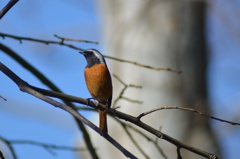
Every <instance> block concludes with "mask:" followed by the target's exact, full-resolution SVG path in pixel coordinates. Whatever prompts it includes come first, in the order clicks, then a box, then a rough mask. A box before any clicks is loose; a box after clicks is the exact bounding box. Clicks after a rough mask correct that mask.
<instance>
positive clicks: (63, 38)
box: [54, 34, 98, 44]
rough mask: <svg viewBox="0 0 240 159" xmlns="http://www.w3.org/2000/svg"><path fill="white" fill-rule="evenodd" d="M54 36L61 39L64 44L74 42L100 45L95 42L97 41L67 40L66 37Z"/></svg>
mask: <svg viewBox="0 0 240 159" xmlns="http://www.w3.org/2000/svg"><path fill="white" fill-rule="evenodd" d="M54 36H55V37H56V38H58V39H60V40H61V41H62V42H64V41H73V42H84V43H92V44H98V42H95V41H89V40H78V39H72V38H65V37H61V36H58V35H56V34H54Z"/></svg>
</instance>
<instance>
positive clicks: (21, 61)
mask: <svg viewBox="0 0 240 159" xmlns="http://www.w3.org/2000/svg"><path fill="white" fill-rule="evenodd" d="M0 50H2V51H3V52H4V53H6V54H7V55H9V56H10V57H12V59H14V60H16V61H17V62H18V63H19V64H20V65H21V66H22V67H24V68H26V69H27V70H29V71H30V72H31V73H32V74H33V75H34V76H35V77H36V78H38V79H39V80H40V81H41V82H42V83H43V84H45V85H46V86H48V88H50V89H51V90H54V91H57V92H62V91H61V90H60V89H59V88H58V87H57V86H56V85H55V84H54V83H52V82H51V81H50V80H48V79H47V78H46V77H45V76H44V75H43V74H42V73H41V72H39V71H38V70H37V69H36V68H34V67H33V66H32V65H30V64H29V63H28V62H27V61H26V60H24V59H23V58H21V57H20V56H19V55H18V54H17V53H15V52H14V51H13V50H11V49H10V48H8V47H7V46H5V45H3V44H1V43H0ZM63 102H64V103H65V104H66V105H68V106H70V107H72V108H74V107H75V106H74V105H73V104H72V103H71V102H68V101H65V100H64V99H63ZM75 121H76V123H77V124H78V127H79V129H80V130H81V131H82V134H83V139H84V141H85V144H86V146H87V148H88V150H89V152H90V154H91V156H92V158H99V157H98V155H97V153H96V151H95V149H94V147H93V145H92V141H91V139H90V136H89V134H88V132H87V130H86V128H85V126H84V124H83V123H82V122H81V121H80V120H78V119H76V118H75Z"/></svg>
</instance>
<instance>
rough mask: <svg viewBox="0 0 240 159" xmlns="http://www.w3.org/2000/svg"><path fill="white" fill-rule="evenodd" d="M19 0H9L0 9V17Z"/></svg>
mask: <svg viewBox="0 0 240 159" xmlns="http://www.w3.org/2000/svg"><path fill="white" fill-rule="evenodd" d="M18 1H19V0H10V1H9V2H8V4H7V5H6V6H5V7H4V8H3V9H2V10H1V11H0V19H2V17H3V16H4V15H5V14H6V13H7V12H8V11H9V10H10V9H11V8H12V7H13V6H14V5H15V4H16V3H17V2H18Z"/></svg>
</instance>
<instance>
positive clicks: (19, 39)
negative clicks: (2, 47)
mask: <svg viewBox="0 0 240 159" xmlns="http://www.w3.org/2000/svg"><path fill="white" fill-rule="evenodd" d="M0 36H1V37H2V38H6V37H8V38H12V39H15V40H18V41H20V43H22V41H23V40H26V41H33V42H38V43H43V44H46V45H49V44H56V45H62V46H66V47H69V48H71V49H75V50H80V51H83V50H84V49H82V48H79V47H77V46H74V45H72V44H68V43H65V42H64V40H63V39H61V40H60V41H53V40H41V39H35V38H29V37H21V36H15V35H10V34H5V33H1V32H0ZM60 38H61V37H60ZM67 39H69V38H67ZM93 43H94V42H93ZM104 57H106V58H109V59H112V60H115V61H119V62H124V63H129V64H133V65H136V66H139V67H143V68H147V69H151V70H155V71H170V72H175V73H178V74H180V73H181V71H176V70H173V69H171V68H158V67H152V66H148V65H144V64H141V63H138V62H135V61H130V60H123V59H120V58H116V57H112V56H107V55H104Z"/></svg>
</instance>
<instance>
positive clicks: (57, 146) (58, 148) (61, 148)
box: [8, 140, 87, 151]
mask: <svg viewBox="0 0 240 159" xmlns="http://www.w3.org/2000/svg"><path fill="white" fill-rule="evenodd" d="M8 142H9V143H11V144H28V145H35V146H40V147H43V148H45V149H55V150H66V151H86V150H87V149H86V148H78V147H70V146H60V145H54V144H47V143H42V142H37V141H31V140H8Z"/></svg>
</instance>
